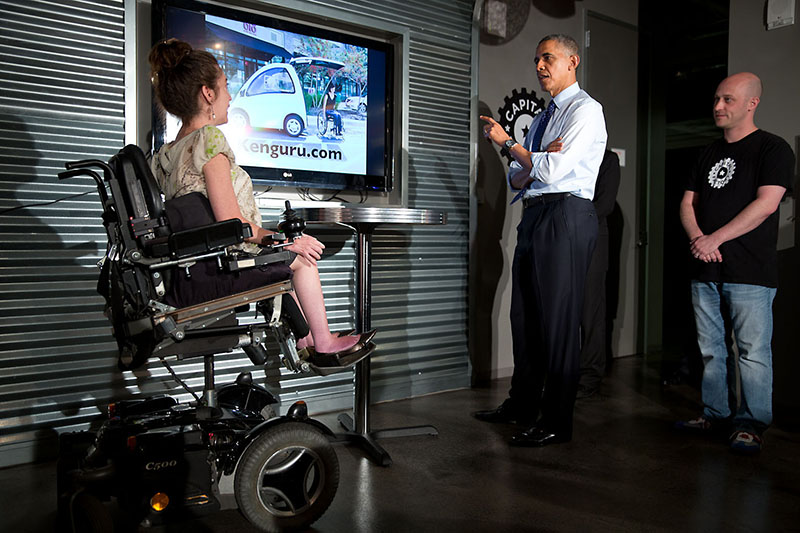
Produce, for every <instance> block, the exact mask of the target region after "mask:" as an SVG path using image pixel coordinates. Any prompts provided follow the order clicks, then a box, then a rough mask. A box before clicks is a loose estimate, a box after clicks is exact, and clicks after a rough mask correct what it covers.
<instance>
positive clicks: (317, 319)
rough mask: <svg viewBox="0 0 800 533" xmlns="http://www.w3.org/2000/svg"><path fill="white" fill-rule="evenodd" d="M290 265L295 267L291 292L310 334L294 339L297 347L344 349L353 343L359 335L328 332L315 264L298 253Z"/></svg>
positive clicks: (330, 350) (326, 351)
mask: <svg viewBox="0 0 800 533" xmlns="http://www.w3.org/2000/svg"><path fill="white" fill-rule="evenodd" d="M291 268H292V270H293V271H294V275H293V277H292V285H293V286H294V296H295V299H296V300H297V301H298V303H299V304H300V309H301V310H302V311H303V315H304V316H305V318H306V322H308V327H309V329H311V335H310V337H313V338H312V339H309V338H308V337H306V338H304V339H300V341H298V343H297V344H298V348H304V347H306V346H311V345H313V346H314V349H316V350H317V351H318V352H321V353H332V352H340V351H342V350H346V349H348V348H350V347H352V346H353V345H355V343H356V342H358V336H355V335H351V336H347V337H339V336H338V335H333V334H331V330H330V327H329V326H328V315H327V313H326V311H325V299H324V297H323V296H322V283H321V282H320V279H319V270H317V266H316V265H315V264H313V263H311V262H310V261H308V260H307V259H304V258H303V257H300V256H298V257H297V258H295V260H294V261H293V262H292V264H291Z"/></svg>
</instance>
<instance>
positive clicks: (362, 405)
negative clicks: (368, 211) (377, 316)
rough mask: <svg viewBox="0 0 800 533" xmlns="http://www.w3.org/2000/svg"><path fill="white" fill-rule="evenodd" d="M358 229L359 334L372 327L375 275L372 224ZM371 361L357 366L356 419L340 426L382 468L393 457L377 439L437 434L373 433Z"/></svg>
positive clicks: (346, 418)
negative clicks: (372, 278)
mask: <svg viewBox="0 0 800 533" xmlns="http://www.w3.org/2000/svg"><path fill="white" fill-rule="evenodd" d="M354 227H355V228H356V232H357V234H356V237H357V244H356V303H357V308H356V326H357V328H358V331H359V332H364V331H369V329H370V328H371V312H372V308H371V305H372V297H371V294H372V293H371V274H372V263H371V262H372V230H373V229H374V225H373V224H354ZM369 399H370V360H369V358H366V359H364V360H363V361H361V362H359V363H358V364H357V365H356V370H355V395H354V405H353V416H354V418H351V417H350V415H348V414H341V415H339V423H340V424H342V426H344V428H345V429H346V430H347V432H346V433H344V434H341V435H340V436H339V437H340V438H341V439H342V440H345V441H347V442H351V443H353V444H356V445H357V446H360V447H361V448H362V449H363V450H364V451H365V452H367V454H368V455H369V456H370V458H371V459H372V460H373V461H374V462H375V463H377V464H379V465H380V466H389V465H391V464H392V458H391V457H390V456H389V454H388V453H387V452H386V450H384V449H383V448H382V447H381V446H380V445H379V444H378V443H377V442H375V439H379V438H390V437H408V436H412V435H434V436H435V435H438V434H439V432H438V431H437V430H436V428H435V427H433V426H412V427H403V428H394V429H383V430H377V431H370V425H369V404H370V401H369Z"/></svg>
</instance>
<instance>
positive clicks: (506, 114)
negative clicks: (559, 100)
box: [497, 87, 545, 162]
mask: <svg viewBox="0 0 800 533" xmlns="http://www.w3.org/2000/svg"><path fill="white" fill-rule="evenodd" d="M544 108H545V105H544V98H539V97H537V96H536V93H535V92H534V91H531V92H530V93H529V92H528V90H527V89H526V88H525V87H523V88H522V89H520V90H519V91H517V90H516V89H513V90H512V91H511V96H506V97H505V105H504V106H503V107H501V108H500V109H498V110H497V112H498V114H499V116H500V118H499V120H498V121H497V122H498V123H499V124H500V125H501V126H503V129H504V130H505V131H506V133H508V135H509V136H510V137H511V138H512V139H514V140H515V141H517V142H518V143H522V141H524V140H525V136H526V135H527V134H528V131H529V130H530V128H531V123H532V122H533V117H535V116H536V115H537V114H539V113H540V112H541V111H542V110H543V109H544ZM504 155H505V156H506V158H507V159H508V161H509V162H511V161H512V157H511V156H510V155H509V154H508V153H507V152H505V151H504Z"/></svg>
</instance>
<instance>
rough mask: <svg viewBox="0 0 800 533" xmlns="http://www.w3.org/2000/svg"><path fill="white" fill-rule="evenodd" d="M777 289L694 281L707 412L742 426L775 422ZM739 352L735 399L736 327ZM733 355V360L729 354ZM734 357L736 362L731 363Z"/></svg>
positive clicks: (762, 426) (764, 426) (761, 427)
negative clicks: (731, 345) (738, 391)
mask: <svg viewBox="0 0 800 533" xmlns="http://www.w3.org/2000/svg"><path fill="white" fill-rule="evenodd" d="M775 292H776V289H774V288H770V287H763V286H761V285H747V284H742V283H706V282H701V281H692V305H693V306H694V318H695V321H696V323H697V343H698V345H699V347H700V353H701V354H702V356H703V365H704V370H703V384H702V393H703V405H704V409H703V415H704V416H705V417H706V418H707V419H709V420H724V419H729V418H731V413H733V424H734V427H735V428H736V429H737V430H744V431H755V432H757V433H761V432H763V431H764V430H765V429H767V426H769V424H770V423H771V422H772V346H771V343H772V301H773V299H774V298H775ZM731 331H732V332H733V335H734V337H735V342H736V347H737V349H738V351H739V373H740V375H741V397H740V398H739V402H738V406H737V403H736V401H735V394H734V393H735V390H736V388H735V373H734V368H733V363H732V361H733V354H731V353H729V350H728V342H726V339H728V338H730V337H729V335H730V332H731ZM729 357H730V359H729ZM729 361H730V362H731V364H729Z"/></svg>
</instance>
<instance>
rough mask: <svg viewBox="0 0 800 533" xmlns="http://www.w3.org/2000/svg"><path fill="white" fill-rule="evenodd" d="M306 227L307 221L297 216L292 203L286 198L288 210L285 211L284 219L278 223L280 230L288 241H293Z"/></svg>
mask: <svg viewBox="0 0 800 533" xmlns="http://www.w3.org/2000/svg"><path fill="white" fill-rule="evenodd" d="M304 229H306V221H305V220H303V219H302V218H300V217H299V216H297V212H296V211H295V210H294V209H292V204H291V203H290V202H289V200H286V210H285V211H284V212H283V221H282V222H281V223H280V224H278V231H280V232H281V233H283V234H284V235H285V236H286V242H287V243H291V242H292V241H294V240H295V239H296V238H297V237H299V236H300V235H301V234H302V233H303V230H304Z"/></svg>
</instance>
